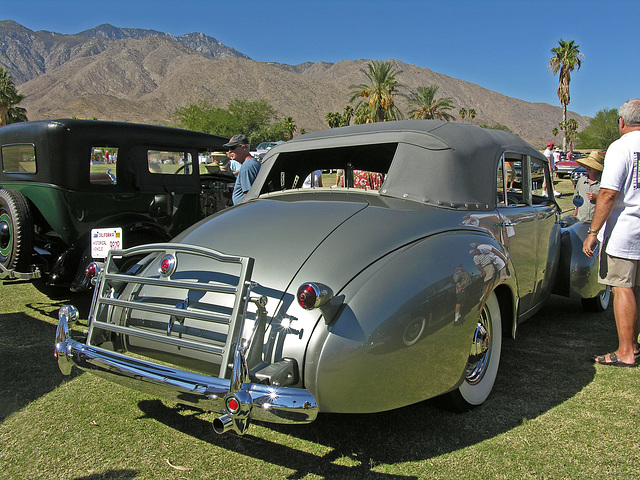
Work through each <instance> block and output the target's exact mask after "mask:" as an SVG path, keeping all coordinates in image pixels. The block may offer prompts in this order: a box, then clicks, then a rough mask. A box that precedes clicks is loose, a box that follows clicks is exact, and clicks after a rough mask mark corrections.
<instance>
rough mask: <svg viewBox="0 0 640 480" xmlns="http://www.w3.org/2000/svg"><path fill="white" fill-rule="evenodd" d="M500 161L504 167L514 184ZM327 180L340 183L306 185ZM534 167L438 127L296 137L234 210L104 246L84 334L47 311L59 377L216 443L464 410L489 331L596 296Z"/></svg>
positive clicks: (585, 262) (485, 359)
mask: <svg viewBox="0 0 640 480" xmlns="http://www.w3.org/2000/svg"><path fill="white" fill-rule="evenodd" d="M507 163H510V164H513V163H519V166H520V171H521V181H520V183H519V184H518V185H517V186H515V187H514V188H513V191H511V190H510V189H508V188H507V184H506V182H507V175H506V171H507V170H506V164H507ZM338 169H339V170H343V171H344V186H335V185H333V184H332V182H330V181H329V179H330V177H326V176H325V178H324V179H323V186H322V187H317V188H302V185H303V181H304V179H305V178H306V177H307V176H308V175H310V174H311V173H312V172H314V171H317V170H322V171H336V170H338ZM538 171H541V172H542V175H543V176H544V178H546V181H547V183H548V184H550V182H551V177H550V172H549V165H548V163H547V160H546V159H545V157H544V156H543V155H542V154H541V153H540V152H539V151H538V150H536V149H535V148H533V147H532V146H531V145H529V144H528V143H526V142H525V141H524V140H522V139H521V138H520V137H518V136H516V135H514V134H512V133H509V132H505V131H500V130H492V129H486V128H480V127H476V126H472V125H467V124H458V123H453V122H444V121H438V120H409V121H398V122H381V123H373V124H365V125H355V126H350V127H342V128H334V129H330V130H326V131H321V132H314V133H309V134H306V135H302V136H300V137H297V138H295V139H293V140H291V141H289V142H287V143H285V144H283V145H279V146H278V147H277V148H274V149H272V150H271V151H270V152H269V153H267V155H266V157H265V159H264V163H263V165H262V168H261V170H260V173H259V174H258V177H257V178H256V181H255V183H254V184H253V186H252V188H251V190H250V191H249V192H248V193H247V196H246V199H245V201H244V202H243V203H240V204H239V205H236V206H234V207H231V208H229V209H226V210H224V211H221V212H218V213H216V214H214V215H212V216H211V217H209V218H208V219H206V220H204V221H202V222H200V223H198V224H196V225H194V226H192V227H190V228H189V229H187V230H186V231H184V232H182V233H181V234H180V235H178V236H177V237H176V238H175V239H174V240H173V241H172V242H170V243H163V244H157V245H148V246H137V247H133V248H130V249H126V250H121V251H111V252H110V253H109V256H108V257H107V260H106V263H105V268H104V270H102V271H101V272H100V273H99V275H98V277H97V284H96V293H95V295H94V300H93V305H92V307H91V312H90V314H89V317H88V318H89V326H88V336H87V338H86V339H76V338H73V337H72V336H71V330H70V326H69V322H70V321H73V319H74V318H76V311H75V309H74V308H73V307H71V306H65V307H63V308H61V310H60V314H59V324H58V330H57V334H56V347H55V348H56V355H57V358H58V364H59V367H60V369H61V371H62V372H63V373H65V374H69V373H70V372H71V369H72V367H74V366H77V367H79V368H81V369H83V370H86V371H88V372H92V373H95V374H97V375H100V376H103V377H105V378H108V379H111V380H113V381H115V382H119V383H123V384H125V385H129V386H132V387H133V388H136V389H139V390H142V391H147V392H152V393H153V394H154V395H160V396H164V397H166V398H168V399H172V400H173V401H176V402H178V403H182V404H189V405H193V406H195V407H197V408H199V409H204V410H209V411H212V412H215V414H216V418H215V420H214V422H213V424H214V428H215V430H216V431H217V432H218V433H223V432H227V431H235V432H237V433H244V432H245V431H246V429H247V428H248V426H249V424H250V422H251V420H259V421H263V422H274V423H294V424H303V423H308V422H311V421H313V420H314V419H315V418H316V416H317V414H318V412H332V413H370V412H383V411H386V410H390V409H394V408H399V407H403V406H406V405H410V404H414V403H416V402H420V401H422V400H425V399H428V398H431V397H435V396H440V395H445V396H447V397H448V402H449V403H450V404H451V405H452V406H454V407H455V408H458V409H460V410H465V409H468V408H472V407H473V406H477V405H480V404H482V403H483V402H484V401H485V400H486V399H487V398H488V397H489V395H490V392H491V390H492V387H493V384H494V381H495V379H496V375H497V373H498V367H499V364H500V355H501V349H502V343H503V339H505V341H506V338H507V337H513V336H515V334H516V332H517V330H518V325H519V324H520V323H521V322H522V321H524V320H526V319H528V318H530V317H531V316H532V315H534V313H535V312H537V311H538V310H539V309H540V308H541V307H542V306H543V305H544V303H545V301H546V300H547V299H548V298H549V296H550V295H551V294H552V293H553V292H557V293H559V294H562V295H566V296H569V297H575V298H583V299H585V307H586V308H587V309H590V308H593V309H596V310H601V309H603V308H606V307H607V305H608V301H609V296H608V294H607V291H606V290H604V287H603V286H602V285H600V284H598V282H597V278H596V276H597V275H596V274H595V273H594V272H596V271H597V270H596V269H597V265H596V264H595V260H593V259H589V258H587V257H586V256H585V255H584V254H583V253H582V250H581V249H580V248H576V245H577V243H578V242H580V235H582V233H584V234H586V226H584V225H582V224H577V223H574V224H572V225H570V226H569V225H563V224H562V223H561V222H560V220H561V219H560V209H559V207H558V205H557V203H556V202H555V200H554V198H553V193H551V196H550V197H549V198H547V197H544V196H542V195H539V194H538V193H541V192H539V191H538V190H537V188H538V186H537V185H536V184H535V183H534V179H535V178H536V175H535V174H534V173H535V172H538ZM131 257H134V258H141V257H142V259H141V260H139V261H138V262H137V264H136V265H135V266H134V267H132V268H131V269H130V270H129V271H128V272H122V271H121V270H119V269H118V267H117V265H116V262H115V260H116V259H120V258H123V259H126V258H131ZM560 280H561V281H560ZM554 285H556V286H557V287H558V288H557V289H554ZM409 378H410V379H411V380H410V381H408V380H407V379H409ZM96 401H99V399H96ZM389 428H392V427H389Z"/></svg>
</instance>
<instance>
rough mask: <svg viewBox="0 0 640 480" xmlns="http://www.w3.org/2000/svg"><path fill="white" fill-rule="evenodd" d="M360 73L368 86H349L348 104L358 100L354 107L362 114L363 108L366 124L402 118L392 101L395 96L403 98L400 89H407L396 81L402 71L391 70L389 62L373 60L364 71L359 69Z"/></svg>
mask: <svg viewBox="0 0 640 480" xmlns="http://www.w3.org/2000/svg"><path fill="white" fill-rule="evenodd" d="M360 71H361V72H362V73H364V74H365V75H366V77H367V79H368V80H369V84H367V83H360V84H358V85H351V86H349V88H350V89H351V93H350V95H351V97H350V99H349V102H350V103H353V102H354V101H356V100H358V99H359V101H358V103H357V104H356V107H355V109H356V111H357V112H359V113H362V110H361V108H362V107H364V108H365V109H366V111H365V114H366V115H365V116H366V121H367V122H384V121H386V120H397V119H399V118H402V114H401V113H400V110H399V109H398V107H397V106H396V104H395V99H394V97H396V96H405V95H404V94H403V93H401V92H400V89H402V88H407V87H406V86H405V85H403V84H402V83H400V82H399V81H398V80H397V79H396V76H397V75H398V74H400V73H402V71H401V70H396V69H395V68H393V65H392V64H391V62H381V61H378V60H373V61H372V62H370V63H369V64H368V65H367V68H366V69H365V68H361V69H360Z"/></svg>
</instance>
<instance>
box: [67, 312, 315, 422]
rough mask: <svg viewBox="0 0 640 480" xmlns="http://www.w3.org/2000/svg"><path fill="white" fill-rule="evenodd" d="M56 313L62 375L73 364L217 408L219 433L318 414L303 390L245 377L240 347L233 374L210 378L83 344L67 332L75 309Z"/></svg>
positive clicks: (305, 419)
mask: <svg viewBox="0 0 640 480" xmlns="http://www.w3.org/2000/svg"><path fill="white" fill-rule="evenodd" d="M58 317H59V322H58V328H57V331H56V346H55V355H56V357H57V359H58V366H59V368H60V370H61V371H62V373H64V374H65V375H69V374H70V373H71V369H72V367H73V366H74V365H75V366H77V367H78V368H80V369H81V370H84V371H89V372H91V373H93V374H95V375H98V376H101V377H104V378H106V379H108V380H111V381H113V382H115V383H119V384H122V385H125V386H127V387H130V388H132V389H134V390H138V391H141V392H145V393H150V394H152V395H155V396H159V397H162V398H165V399H168V400H171V401H175V402H178V403H183V404H188V405H192V406H195V407H197V408H201V409H203V410H207V411H212V412H217V413H219V414H220V416H219V417H218V418H216V420H214V428H215V430H216V432H218V433H224V432H226V431H228V430H230V429H233V430H235V431H236V432H237V433H239V434H242V433H244V432H245V431H246V429H247V427H248V426H249V423H250V420H257V421H261V422H268V423H287V424H292V423H309V422H312V421H313V420H315V418H316V416H317V413H318V404H317V402H316V400H315V398H314V397H313V395H312V394H311V393H310V392H308V391H307V390H303V389H299V388H286V387H283V388H280V387H275V386H271V385H262V384H256V383H247V382H243V381H242V379H243V378H246V371H245V368H246V363H245V360H244V357H243V353H242V351H237V352H236V353H235V357H234V362H233V363H234V366H233V375H232V377H231V379H223V378H218V377H211V376H208V375H202V374H198V373H192V372H188V371H185V370H181V369H177V368H173V367H168V366H164V365H160V364H156V363H152V362H148V361H144V360H138V359H136V358H132V357H129V356H125V355H121V354H118V353H115V352H112V351H109V350H105V349H103V348H99V347H94V346H89V345H86V344H83V343H81V342H78V341H76V340H73V339H72V338H71V336H70V329H69V322H70V321H72V320H74V319H75V318H77V311H76V309H75V308H74V307H72V306H68V305H64V306H62V307H61V308H60V312H59V315H58Z"/></svg>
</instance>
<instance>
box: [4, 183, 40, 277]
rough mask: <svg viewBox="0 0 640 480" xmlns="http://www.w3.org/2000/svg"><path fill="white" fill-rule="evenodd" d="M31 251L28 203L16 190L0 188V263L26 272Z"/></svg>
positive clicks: (31, 240) (11, 268) (31, 235)
mask: <svg viewBox="0 0 640 480" xmlns="http://www.w3.org/2000/svg"><path fill="white" fill-rule="evenodd" d="M32 253H33V219H32V217H31V210H30V209H29V203H28V202H27V199H26V198H25V197H24V195H22V193H20V192H18V191H16V190H4V189H0V263H1V264H2V266H4V267H5V268H7V269H9V270H15V271H17V272H27V271H28V270H29V267H30V265H31V255H32Z"/></svg>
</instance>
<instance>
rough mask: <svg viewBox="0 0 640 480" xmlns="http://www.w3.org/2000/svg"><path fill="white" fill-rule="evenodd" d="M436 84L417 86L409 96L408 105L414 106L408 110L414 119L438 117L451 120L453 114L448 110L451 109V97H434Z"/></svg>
mask: <svg viewBox="0 0 640 480" xmlns="http://www.w3.org/2000/svg"><path fill="white" fill-rule="evenodd" d="M438 88H439V87H438V85H427V86H422V87H418V89H417V90H416V91H415V92H412V95H411V96H410V97H409V105H410V106H412V107H414V108H413V109H412V110H410V111H409V116H410V117H411V118H413V119H415V120H417V119H421V120H425V119H438V120H446V121H451V120H453V115H451V114H450V113H449V112H448V111H449V110H451V109H453V99H452V98H451V97H441V98H436V93H437V92H438Z"/></svg>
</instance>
